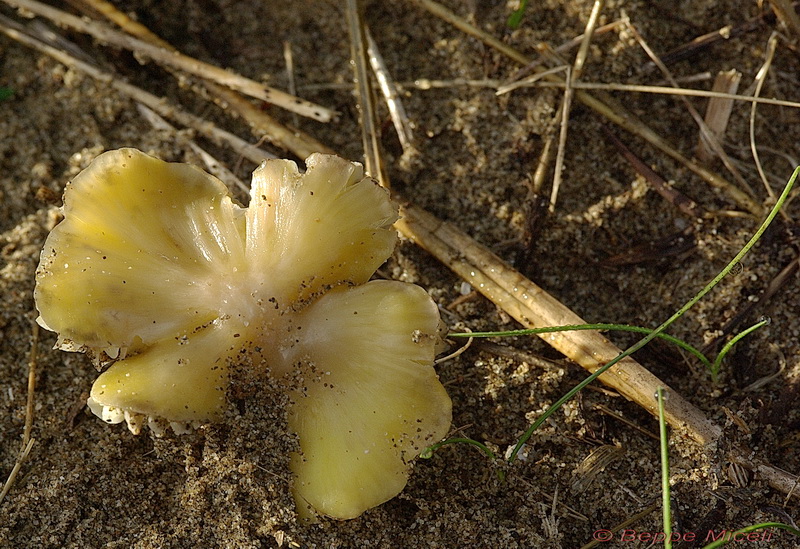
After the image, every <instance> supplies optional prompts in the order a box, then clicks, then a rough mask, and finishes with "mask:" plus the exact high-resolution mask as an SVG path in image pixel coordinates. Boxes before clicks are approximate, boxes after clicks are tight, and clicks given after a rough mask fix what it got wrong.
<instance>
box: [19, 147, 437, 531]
mask: <svg viewBox="0 0 800 549" xmlns="http://www.w3.org/2000/svg"><path fill="white" fill-rule="evenodd" d="M306 166H307V171H306V172H305V173H303V174H301V173H300V172H299V171H298V168H297V166H296V165H295V164H294V163H293V162H290V161H287V160H267V161H265V162H264V163H263V164H262V165H261V166H260V167H259V168H258V169H257V170H256V171H255V172H254V174H253V182H252V187H251V198H250V204H249V207H247V208H243V207H241V206H239V205H237V204H235V203H234V202H233V200H232V199H231V198H230V196H229V195H228V193H227V190H226V188H225V186H224V185H223V184H222V183H221V182H220V181H219V180H217V179H216V178H214V177H213V176H211V175H209V174H207V173H205V172H203V171H202V170H200V169H198V168H195V167H193V166H190V165H187V164H172V163H166V162H163V161H161V160H159V159H156V158H154V157H151V156H148V155H146V154H144V153H142V152H140V151H137V150H135V149H120V150H116V151H110V152H107V153H104V154H102V155H100V156H99V157H97V159H95V160H94V161H93V162H92V164H91V165H90V166H89V167H88V168H86V169H85V170H84V171H83V172H81V173H80V174H79V175H78V176H77V177H75V179H74V180H73V181H71V182H70V183H69V184H68V185H67V188H66V190H65V192H64V206H63V214H64V220H63V221H62V222H61V223H59V224H58V225H57V226H56V227H55V228H54V229H53V231H52V232H51V233H50V235H49V236H48V237H47V240H46V242H45V245H44V249H43V251H42V256H41V261H40V264H39V268H38V269H37V272H36V289H35V292H34V296H35V300H36V306H37V308H38V310H39V313H40V318H39V322H40V324H41V325H42V326H44V327H45V328H47V329H49V330H52V331H55V332H57V333H58V340H57V342H56V347H57V348H60V349H63V350H67V351H83V352H87V353H89V354H90V355H91V356H92V357H93V358H94V359H95V360H96V361H97V362H98V363H101V364H107V363H111V364H110V366H109V367H108V368H107V369H106V370H105V371H104V372H103V373H102V374H100V376H99V377H98V379H97V380H96V381H95V383H94V385H93V386H92V390H91V396H90V397H89V401H88V405H89V408H90V409H91V410H92V411H93V412H94V413H95V414H96V415H98V416H100V417H101V418H102V419H103V420H105V421H107V422H109V423H120V422H122V421H125V422H126V423H127V425H128V427H129V429H130V430H131V431H132V432H133V433H138V432H139V431H140V430H141V429H142V427H143V426H144V425H145V424H147V425H150V427H151V428H153V430H154V431H155V432H156V434H160V433H162V432H163V430H164V427H165V425H167V424H169V425H170V426H171V427H172V429H173V430H174V431H175V432H176V433H180V432H183V431H185V430H187V429H188V428H189V427H190V426H192V425H199V424H203V423H207V422H213V421H218V420H220V419H221V417H222V414H223V412H224V411H225V410H226V404H227V396H226V393H227V390H228V387H229V382H230V378H231V373H232V371H233V370H232V369H233V368H234V367H237V368H247V369H249V374H250V375H256V376H260V375H269V376H272V378H273V379H275V380H278V381H279V382H280V383H281V387H285V390H286V392H287V394H289V395H290V406H289V409H288V410H287V417H288V425H289V428H290V429H291V430H292V431H293V432H294V433H295V434H296V435H297V437H298V441H299V447H300V450H299V451H298V452H297V453H296V454H295V455H293V456H292V459H291V467H292V471H293V474H294V478H295V481H294V486H293V492H294V495H295V500H296V502H297V504H298V511H299V513H300V514H301V515H303V516H308V515H309V514H310V513H311V512H312V511H315V512H317V513H320V514H323V515H328V516H331V517H334V518H340V519H346V518H353V517H356V516H358V515H360V514H361V513H362V512H364V511H365V510H367V509H369V508H371V507H374V506H376V505H379V504H380V503H383V502H384V501H387V500H388V499H391V498H392V497H394V496H395V495H397V494H398V493H399V492H400V491H401V490H402V489H403V487H404V486H405V484H406V481H407V477H408V472H409V467H410V463H411V461H412V460H413V458H415V457H416V456H418V455H419V454H420V453H421V452H422V450H423V449H424V448H425V447H427V446H428V445H430V444H432V443H433V442H436V441H437V440H439V439H441V438H442V437H443V436H444V435H445V434H446V432H447V430H448V429H449V427H450V420H451V403H450V399H449V397H448V396H447V394H446V392H445V390H444V388H443V387H442V384H441V383H440V382H439V380H438V378H437V376H436V373H435V371H434V369H433V359H434V356H435V353H436V346H437V342H438V341H439V338H438V330H439V325H440V319H439V314H438V310H437V307H436V305H435V304H434V303H433V301H432V300H431V298H430V297H429V296H428V294H427V293H426V292H425V291H424V290H423V289H422V288H420V287H418V286H415V285H412V284H407V283H403V282H397V281H385V280H374V281H370V278H371V277H372V275H373V274H374V273H375V271H376V269H377V268H378V267H379V266H380V265H381V264H382V263H383V262H384V261H385V260H386V259H387V258H388V257H389V255H390V254H391V253H392V250H393V249H394V246H395V243H396V239H397V234H396V232H395V230H394V229H393V227H392V224H393V223H394V221H395V220H396V219H397V209H396V207H395V206H394V205H393V204H392V202H391V200H390V198H389V195H388V193H387V192H386V191H385V190H384V189H383V188H381V187H379V186H378V185H377V184H376V183H375V182H374V181H373V180H371V179H369V178H365V177H364V175H363V170H362V168H361V166H360V165H359V164H354V163H351V162H348V161H346V160H344V159H341V158H339V157H336V156H331V155H322V154H314V155H311V156H310V157H309V158H308V159H307V160H306Z"/></svg>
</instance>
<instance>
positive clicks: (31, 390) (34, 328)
mask: <svg viewBox="0 0 800 549" xmlns="http://www.w3.org/2000/svg"><path fill="white" fill-rule="evenodd" d="M38 346H39V324H37V323H36V322H33V323H31V351H30V354H29V356H28V397H27V402H26V404H25V426H24V427H23V429H22V449H21V450H20V452H19V455H18V456H17V460H16V462H15V463H14V467H13V468H12V469H11V472H10V473H9V474H8V478H7V479H6V482H5V484H4V485H3V490H2V491H0V503H2V502H3V500H4V499H5V497H6V495H7V494H8V491H9V490H10V489H11V486H12V485H13V484H14V481H15V480H16V478H17V475H18V474H19V471H20V469H21V468H22V465H23V464H24V463H25V460H27V459H28V455H30V453H31V448H33V445H34V443H35V442H36V440H35V439H34V438H33V437H32V436H31V433H32V431H33V410H34V395H35V394H36V357H37V349H38Z"/></svg>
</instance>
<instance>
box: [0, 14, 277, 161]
mask: <svg viewBox="0 0 800 549" xmlns="http://www.w3.org/2000/svg"><path fill="white" fill-rule="evenodd" d="M0 31H2V32H3V33H5V34H6V35H7V36H9V37H10V38H13V39H14V40H16V41H18V42H20V43H22V44H25V45H26V46H28V47H31V48H34V49H36V50H39V51H40V52H42V53H46V54H47V55H49V56H50V57H52V58H53V59H55V60H57V61H58V62H59V63H63V64H64V65H66V66H68V67H71V68H74V69H76V70H78V71H80V72H83V73H86V74H88V75H89V76H91V77H92V78H95V79H97V80H99V81H101V82H104V83H106V84H108V85H109V86H111V87H113V88H114V89H116V90H117V91H119V92H121V93H123V94H124V95H127V96H128V97H130V98H132V99H134V100H136V101H138V102H139V103H142V104H144V105H147V106H148V107H150V108H151V109H153V110H154V111H155V112H157V113H158V114H159V115H161V116H163V117H164V118H169V119H172V120H174V121H176V122H178V123H179V124H180V125H182V126H187V127H190V128H193V129H194V130H195V131H197V132H198V133H200V134H201V135H203V136H204V137H206V138H208V139H209V140H211V141H212V142H214V143H216V144H217V145H222V144H225V145H227V146H229V147H231V148H232V149H233V150H235V151H237V152H239V154H241V155H242V156H244V157H245V158H247V159H248V160H250V161H252V162H254V163H255V164H260V163H261V162H262V161H263V160H264V158H267V157H269V156H270V153H268V152H266V151H263V150H261V149H259V148H258V147H255V146H253V145H251V144H250V143H248V142H247V141H245V140H243V139H241V138H240V137H238V136H236V135H234V134H232V133H230V132H228V131H225V130H223V129H220V128H218V127H217V126H215V125H214V124H213V123H211V122H209V121H208V120H204V119H202V118H200V117H198V116H195V115H193V114H191V113H188V112H186V111H184V110H181V109H179V108H178V107H176V106H174V105H171V104H170V103H169V102H168V101H167V100H166V99H165V98H162V97H158V96H155V95H153V94H151V93H150V92H147V91H145V90H143V89H141V88H138V87H136V86H134V85H132V84H128V83H127V82H125V81H123V80H121V79H120V78H119V77H118V76H116V75H114V74H110V73H108V72H105V71H102V70H100V69H98V68H97V67H95V66H93V65H90V64H88V63H85V62H83V61H80V60H78V59H76V58H74V57H73V56H72V55H70V54H68V53H66V52H63V51H61V50H58V49H56V48H53V47H52V46H48V45H47V44H45V43H44V42H41V41H40V40H38V39H36V38H34V37H33V36H30V35H28V34H26V33H25V30H24V29H23V28H21V27H20V26H19V25H18V24H17V23H16V22H14V21H12V20H10V19H8V18H7V17H4V16H2V15H0Z"/></svg>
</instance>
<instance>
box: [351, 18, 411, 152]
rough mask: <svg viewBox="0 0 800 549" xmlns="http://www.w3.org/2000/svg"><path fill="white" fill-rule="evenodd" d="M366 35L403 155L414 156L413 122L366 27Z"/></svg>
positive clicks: (373, 69) (376, 73)
mask: <svg viewBox="0 0 800 549" xmlns="http://www.w3.org/2000/svg"><path fill="white" fill-rule="evenodd" d="M364 30H365V33H364V34H365V35H366V37H367V54H369V64H370V65H371V66H372V72H374V73H375V79H376V80H377V81H378V86H379V87H380V90H381V93H382V94H383V99H384V101H386V105H387V106H388V108H389V116H391V117H392V123H393V124H394V129H395V131H396V132H397V138H398V139H399V140H400V146H401V147H402V148H403V155H404V156H405V157H410V156H413V155H414V154H416V153H417V150H416V149H415V148H414V135H413V133H412V131H411V123H410V122H409V120H408V115H406V109H405V108H404V107H403V102H402V101H401V100H400V94H399V93H398V92H397V86H395V83H394V81H393V80H392V77H391V75H390V74H389V69H388V68H387V67H386V62H384V60H383V56H382V55H381V52H380V50H378V45H377V44H376V43H375V40H373V38H372V34H370V32H369V29H368V28H366V27H365V29H364Z"/></svg>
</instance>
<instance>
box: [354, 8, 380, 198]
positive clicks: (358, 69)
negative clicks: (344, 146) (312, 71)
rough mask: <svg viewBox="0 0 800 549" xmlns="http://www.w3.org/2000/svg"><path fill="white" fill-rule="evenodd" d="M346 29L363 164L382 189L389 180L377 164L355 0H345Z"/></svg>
mask: <svg viewBox="0 0 800 549" xmlns="http://www.w3.org/2000/svg"><path fill="white" fill-rule="evenodd" d="M346 18H347V28H348V30H349V31H350V52H351V56H352V59H353V63H354V66H353V70H354V80H355V85H356V92H357V95H358V98H359V101H358V106H359V110H360V113H361V138H362V145H363V146H364V165H365V168H366V171H367V173H368V174H370V175H371V176H372V177H374V178H375V179H377V180H378V182H379V183H380V184H381V185H383V186H384V187H388V186H389V179H388V177H387V175H386V173H385V171H384V170H383V163H382V162H381V150H380V141H379V139H378V128H377V125H376V122H375V121H376V117H377V115H376V111H375V96H374V95H373V93H372V86H371V85H370V72H369V70H368V67H369V63H368V61H367V59H368V55H367V41H366V37H365V36H364V34H365V33H364V29H365V27H364V21H363V18H362V16H361V8H360V6H359V2H358V0H347V12H346Z"/></svg>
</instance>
